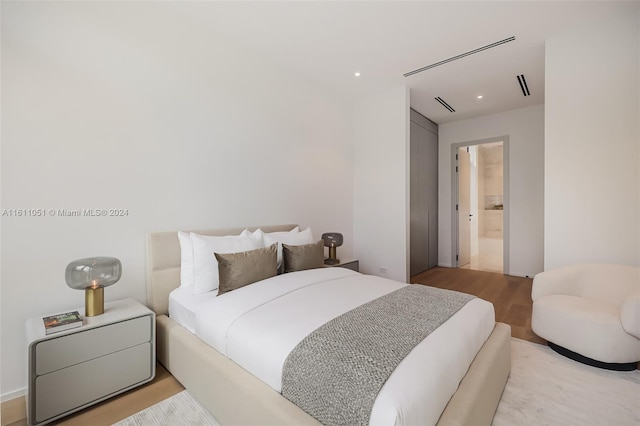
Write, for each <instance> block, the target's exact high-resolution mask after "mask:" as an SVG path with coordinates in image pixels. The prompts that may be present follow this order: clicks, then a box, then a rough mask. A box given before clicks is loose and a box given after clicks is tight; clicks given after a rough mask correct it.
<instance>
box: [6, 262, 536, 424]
mask: <svg viewBox="0 0 640 426" xmlns="http://www.w3.org/2000/svg"><path fill="white" fill-rule="evenodd" d="M532 281H533V280H532V279H530V278H519V277H512V276H509V275H502V274H498V273H493V272H481V271H472V270H468V269H451V268H440V267H438V268H433V269H430V270H428V271H426V272H423V273H421V274H419V275H416V276H414V277H412V278H411V282H412V283H416V284H426V285H430V286H434V287H439V288H446V289H450V290H458V291H462V292H465V293H470V294H473V295H475V296H478V297H481V298H483V299H485V300H488V301H490V302H492V303H493V305H494V307H495V310H496V321H500V322H504V323H507V324H509V325H511V335H512V336H513V337H517V338H519V339H523V340H528V341H531V342H536V343H543V344H546V342H545V341H544V340H542V339H540V338H539V337H537V336H536V335H535V334H534V333H533V332H532V331H531V307H532V301H531V284H532ZM183 389H184V388H183V387H182V385H180V383H179V382H178V381H177V380H176V379H174V378H173V376H172V375H171V374H169V372H167V370H165V369H164V368H163V367H162V366H161V365H160V364H158V365H157V370H156V378H155V379H154V380H153V381H152V382H150V383H147V384H146V385H144V386H141V387H139V388H137V389H134V390H131V391H129V392H126V393H124V394H122V395H119V396H116V397H114V398H111V399H109V400H108V401H105V402H102V403H100V404H97V405H95V406H93V407H90V408H87V409H85V410H83V411H80V412H78V413H75V414H72V415H70V416H69V417H66V418H64V420H62V421H59V422H56V423H51V424H53V425H65V426H81V425H82V426H84V425H91V426H101V425H111V424H113V423H115V422H118V421H120V420H123V419H125V418H127V417H129V416H130V415H132V414H134V413H137V412H138V411H141V410H143V409H145V408H147V407H149V406H151V405H154V404H156V403H158V402H160V401H162V400H164V399H166V398H169V397H170V396H172V395H175V394H177V393H179V392H180V391H182V390H183ZM1 424H2V426H22V425H26V424H27V415H26V408H25V400H24V397H20V398H16V399H13V400H11V401H7V402H4V403H3V404H2V422H1Z"/></svg>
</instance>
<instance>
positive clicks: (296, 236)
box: [263, 226, 315, 271]
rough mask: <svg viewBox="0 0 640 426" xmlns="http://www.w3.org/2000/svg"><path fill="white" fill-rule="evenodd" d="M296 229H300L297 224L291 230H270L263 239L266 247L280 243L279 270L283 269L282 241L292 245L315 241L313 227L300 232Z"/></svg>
mask: <svg viewBox="0 0 640 426" xmlns="http://www.w3.org/2000/svg"><path fill="white" fill-rule="evenodd" d="M296 229H298V230H299V228H298V227H297V226H296V227H295V228H294V229H293V230H292V231H289V232H269V233H265V234H264V237H263V240H264V246H265V247H269V246H270V245H271V244H274V243H278V271H281V270H282V269H281V268H282V243H285V244H288V245H290V246H301V245H304V244H312V243H315V241H314V240H313V234H312V233H311V228H307V229H305V230H304V231H300V232H294V231H295V230H296Z"/></svg>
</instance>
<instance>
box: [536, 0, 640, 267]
mask: <svg viewBox="0 0 640 426" xmlns="http://www.w3.org/2000/svg"><path fill="white" fill-rule="evenodd" d="M617 7H618V9H619V10H620V12H621V13H620V17H619V18H618V19H612V20H609V21H599V22H594V23H592V24H591V25H589V26H585V27H582V28H574V29H572V30H571V31H567V32H566V33H565V34H562V35H558V36H556V37H553V38H551V39H550V40H548V41H547V44H546V59H545V61H546V65H545V66H546V94H545V97H546V109H545V122H546V131H545V259H544V266H545V269H552V268H555V267H558V266H562V265H567V264H570V263H576V262H612V263H623V264H630V265H638V264H639V263H640V225H639V223H640V159H639V154H640V152H639V145H640V129H639V125H640V124H639V123H640V109H639V106H638V103H639V99H640V97H639V96H638V95H639V76H640V67H639V44H640V41H639V38H640V37H639V30H638V29H639V28H640V25H638V24H639V22H640V20H639V16H638V15H639V12H638V9H639V7H640V6H639V3H637V2H634V3H626V4H622V5H618V6H617ZM567 52H570V54H568V53H567Z"/></svg>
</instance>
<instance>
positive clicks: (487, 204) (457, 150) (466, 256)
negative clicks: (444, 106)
mask: <svg viewBox="0 0 640 426" xmlns="http://www.w3.org/2000/svg"><path fill="white" fill-rule="evenodd" d="M508 158H509V156H508V137H507V136H503V137H499V138H492V139H486V140H481V141H473V142H466V143H459V144H454V145H453V146H452V159H453V165H452V175H453V182H452V200H453V208H452V212H453V215H452V224H453V226H452V229H453V231H454V232H453V241H452V248H453V251H454V253H453V256H454V257H453V258H454V259H455V267H457V268H466V269H474V270H480V271H488V272H499V273H505V274H506V273H508V265H509V263H508V253H509V251H508V241H509V240H508V235H509V230H508V223H509V222H508V212H509V209H508Z"/></svg>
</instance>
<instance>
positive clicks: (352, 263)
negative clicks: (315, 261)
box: [324, 259, 360, 272]
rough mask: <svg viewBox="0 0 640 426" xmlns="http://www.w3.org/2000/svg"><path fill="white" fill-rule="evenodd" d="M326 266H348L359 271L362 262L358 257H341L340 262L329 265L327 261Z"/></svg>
mask: <svg viewBox="0 0 640 426" xmlns="http://www.w3.org/2000/svg"><path fill="white" fill-rule="evenodd" d="M324 267H325V268H333V267H338V268H347V269H352V270H354V271H356V272H359V268H360V262H359V261H358V259H340V263H336V264H335V265H327V264H326V263H325V264H324Z"/></svg>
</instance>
